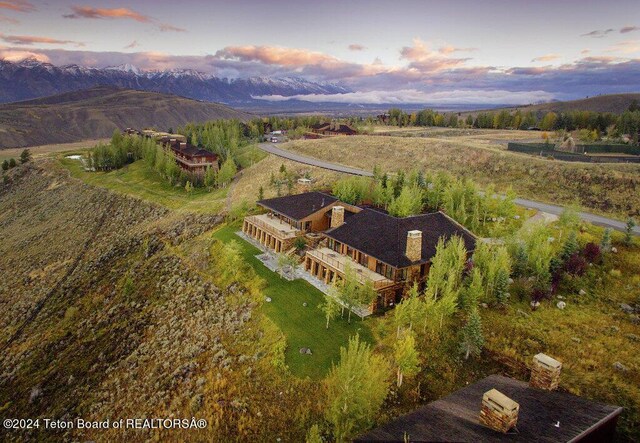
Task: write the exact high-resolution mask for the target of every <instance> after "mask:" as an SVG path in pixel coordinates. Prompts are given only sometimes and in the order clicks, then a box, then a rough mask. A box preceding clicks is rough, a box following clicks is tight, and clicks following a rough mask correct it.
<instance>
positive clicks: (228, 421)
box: [0, 160, 319, 441]
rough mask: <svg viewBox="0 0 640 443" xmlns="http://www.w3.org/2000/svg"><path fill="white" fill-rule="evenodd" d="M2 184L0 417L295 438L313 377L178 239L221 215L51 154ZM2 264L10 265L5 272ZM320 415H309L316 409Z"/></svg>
mask: <svg viewBox="0 0 640 443" xmlns="http://www.w3.org/2000/svg"><path fill="white" fill-rule="evenodd" d="M8 176H9V183H8V184H3V185H0V207H1V208H2V211H0V236H1V237H2V242H0V268H1V269H3V273H2V274H3V277H2V284H1V285H0V346H1V352H0V414H1V415H2V416H3V417H34V418H35V417H53V418H63V417H64V418H69V419H73V418H76V417H82V418H84V419H87V420H104V419H106V418H111V419H114V418H126V417H170V416H175V417H192V416H195V417H197V418H204V419H206V420H207V421H208V427H207V428H206V429H205V430H204V431H191V430H190V431H184V432H183V433H181V432H180V431H174V432H172V434H171V438H175V439H176V441H184V440H185V439H187V438H196V439H199V440H217V441H229V440H232V439H242V440H252V441H264V440H266V439H267V437H273V436H282V438H283V439H286V440H300V439H301V438H302V436H303V435H304V432H306V429H307V428H308V426H309V423H308V422H307V420H311V419H313V420H315V419H317V416H318V414H319V411H318V409H317V408H318V404H319V403H318V395H319V391H318V387H317V386H315V385H313V384H311V383H310V382H307V381H305V380H299V379H296V378H294V377H291V376H290V375H288V373H287V372H284V371H275V370H274V368H273V364H272V361H273V359H274V358H277V355H275V354H274V352H275V351H274V349H279V347H278V346H276V345H275V344H276V343H278V342H281V341H282V340H283V338H282V334H281V333H280V332H279V331H278V330H277V328H275V327H274V326H273V325H271V326H270V325H269V324H268V323H265V320H264V319H263V316H260V315H252V314H253V311H254V308H255V306H256V303H255V300H254V299H253V298H252V297H250V296H249V295H248V294H246V293H245V292H244V289H243V288H242V286H236V287H233V288H224V289H220V288H218V287H217V286H216V285H215V282H214V281H213V280H212V278H211V277H210V276H209V274H208V273H207V272H204V271H203V270H202V269H201V265H200V264H201V263H203V260H204V262H208V258H206V255H205V256H204V258H202V252H204V251H206V249H204V250H192V249H190V248H182V245H184V244H187V242H189V241H190V240H191V239H194V238H199V237H201V236H202V235H205V236H208V234H207V232H208V231H209V230H211V229H212V228H213V227H214V226H216V225H217V224H218V223H219V222H220V218H219V217H218V216H214V215H192V214H187V213H181V214H176V213H174V212H172V211H170V210H168V209H165V208H162V207H160V206H157V205H154V204H150V203H147V202H144V201H141V200H138V199H135V198H131V197H127V196H124V195H121V194H119V193H113V192H110V191H108V190H105V189H101V188H98V187H94V186H90V185H87V184H84V183H82V182H81V181H79V180H76V179H74V178H72V177H70V176H69V174H68V173H67V171H65V170H64V169H61V168H59V167H58V166H57V165H56V163H55V162H53V161H46V160H45V161H40V162H37V164H33V165H29V166H21V167H18V168H15V169H13V170H11V171H10V172H9V174H8ZM4 271H8V272H4ZM313 417H316V418H313ZM160 436H161V431H157V430H156V431H151V430H147V431H137V432H135V433H121V432H117V431H113V430H111V431H102V430H97V431H96V430H93V431H87V430H85V431H80V430H73V431H52V430H44V429H42V428H40V429H39V430H32V431H25V432H18V431H9V430H5V429H0V440H2V441H24V440H26V439H29V440H36V439H37V440H40V441H43V440H44V441H61V440H82V441H85V440H97V441H145V440H148V439H159V438H160Z"/></svg>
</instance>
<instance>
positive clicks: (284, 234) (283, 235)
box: [247, 215, 300, 239]
mask: <svg viewBox="0 0 640 443" xmlns="http://www.w3.org/2000/svg"><path fill="white" fill-rule="evenodd" d="M247 221H248V222H249V223H251V224H253V225H255V226H258V227H259V228H261V229H263V230H264V231H266V232H268V233H269V234H272V235H275V236H276V237H278V238H280V239H289V238H294V237H297V235H298V233H299V232H300V231H297V230H296V231H294V232H291V231H286V230H284V229H278V228H276V227H275V226H273V225H271V224H269V223H266V222H264V221H262V220H260V219H259V218H257V217H256V216H253V215H252V216H250V217H247Z"/></svg>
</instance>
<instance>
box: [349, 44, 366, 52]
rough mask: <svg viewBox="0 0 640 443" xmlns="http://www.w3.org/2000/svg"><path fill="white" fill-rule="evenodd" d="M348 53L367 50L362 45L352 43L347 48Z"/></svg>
mask: <svg viewBox="0 0 640 443" xmlns="http://www.w3.org/2000/svg"><path fill="white" fill-rule="evenodd" d="M348 48H349V51H364V50H365V49H367V47H366V46H364V45H360V44H358V43H352V44H350V45H349V46H348Z"/></svg>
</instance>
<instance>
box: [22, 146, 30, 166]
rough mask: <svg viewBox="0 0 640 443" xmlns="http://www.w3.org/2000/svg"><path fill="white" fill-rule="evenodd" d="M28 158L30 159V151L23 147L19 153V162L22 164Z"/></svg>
mask: <svg viewBox="0 0 640 443" xmlns="http://www.w3.org/2000/svg"><path fill="white" fill-rule="evenodd" d="M30 160H31V151H29V150H28V149H25V150H24V151H22V153H21V154H20V163H22V164H23V165H24V164H25V163H27V162H28V161H30Z"/></svg>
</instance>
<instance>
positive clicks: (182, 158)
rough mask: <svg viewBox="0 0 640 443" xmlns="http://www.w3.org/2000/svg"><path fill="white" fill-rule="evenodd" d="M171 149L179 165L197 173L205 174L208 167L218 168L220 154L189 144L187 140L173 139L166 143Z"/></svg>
mask: <svg viewBox="0 0 640 443" xmlns="http://www.w3.org/2000/svg"><path fill="white" fill-rule="evenodd" d="M164 146H165V147H166V148H169V149H170V150H171V153H173V157H174V158H175V159H176V162H177V163H178V166H180V167H181V168H182V169H184V170H185V171H188V172H190V173H192V174H195V175H204V173H205V172H207V168H212V169H214V170H216V171H217V170H218V156H217V155H216V154H214V153H213V152H210V151H207V150H205V149H199V148H196V147H195V146H189V145H188V144H187V142H178V141H177V140H175V139H171V140H170V141H169V142H168V143H167V144H165V145H164Z"/></svg>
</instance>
